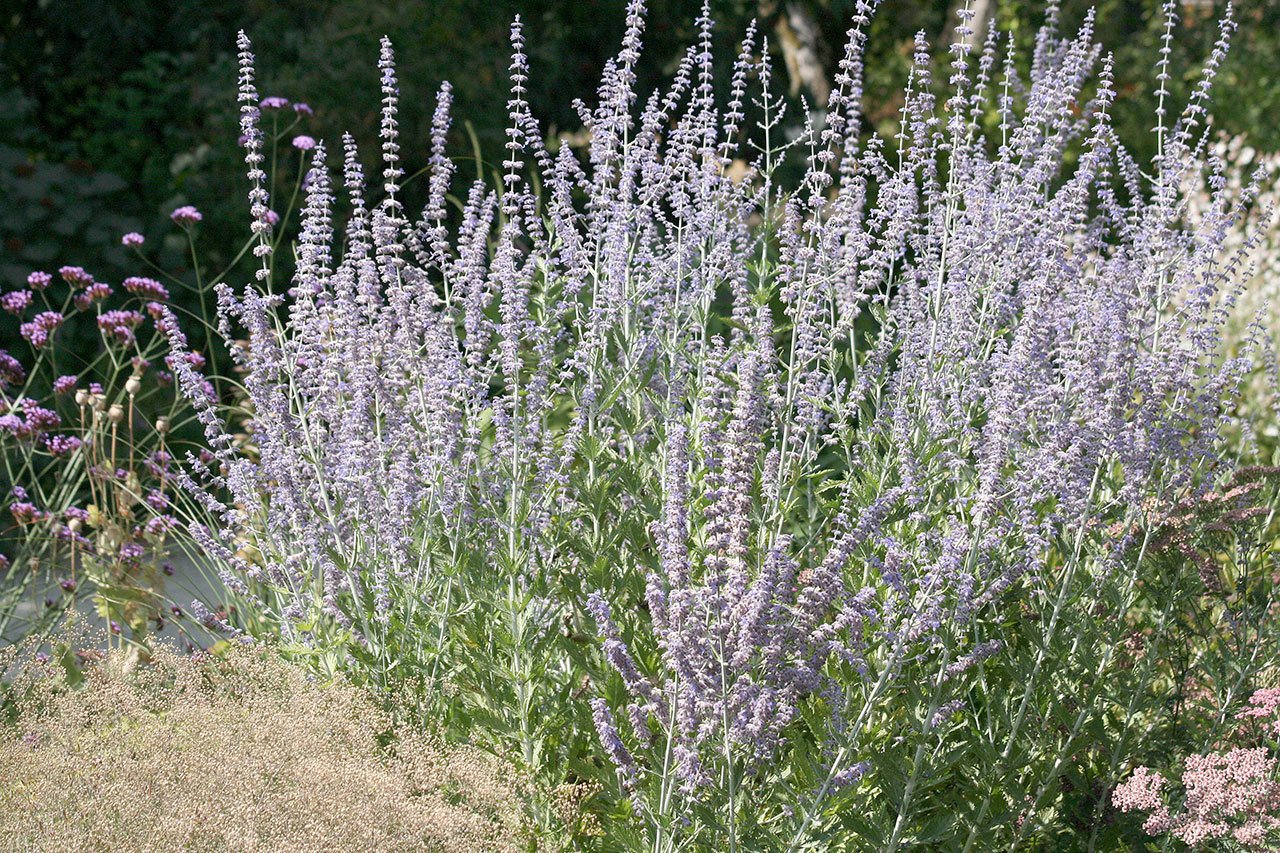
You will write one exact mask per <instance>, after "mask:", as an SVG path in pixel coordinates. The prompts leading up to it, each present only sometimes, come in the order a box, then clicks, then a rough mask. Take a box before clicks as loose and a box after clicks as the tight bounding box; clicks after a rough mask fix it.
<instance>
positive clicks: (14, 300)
mask: <svg viewBox="0 0 1280 853" xmlns="http://www.w3.org/2000/svg"><path fill="white" fill-rule="evenodd" d="M31 297H32V294H31V291H30V290H15V291H12V292H10V293H6V294H5V295H4V296H0V308H3V309H4V310H5V311H8V312H9V313H10V314H13V315H14V316H17V315H19V314H21V313H22V312H23V311H26V310H27V309H28V308H30V307H31Z"/></svg>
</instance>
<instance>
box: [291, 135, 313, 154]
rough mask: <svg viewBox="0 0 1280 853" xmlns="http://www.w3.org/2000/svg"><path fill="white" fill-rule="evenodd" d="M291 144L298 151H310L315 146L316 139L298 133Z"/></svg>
mask: <svg viewBox="0 0 1280 853" xmlns="http://www.w3.org/2000/svg"><path fill="white" fill-rule="evenodd" d="M292 145H293V147H294V148H297V149H298V150H299V151H310V150H311V149H313V148H315V147H316V141H315V139H314V138H313V137H310V136H306V135H300V136H295V137H294V138H293V142H292Z"/></svg>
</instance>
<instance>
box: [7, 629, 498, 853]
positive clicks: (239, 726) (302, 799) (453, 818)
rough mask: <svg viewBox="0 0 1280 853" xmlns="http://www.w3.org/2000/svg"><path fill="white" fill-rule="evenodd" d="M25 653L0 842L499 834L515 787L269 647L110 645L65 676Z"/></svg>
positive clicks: (143, 845)
mask: <svg viewBox="0 0 1280 853" xmlns="http://www.w3.org/2000/svg"><path fill="white" fill-rule="evenodd" d="M73 681H74V679H72V678H68V676H67V675H66V674H65V672H64V671H63V670H62V668H61V667H56V666H54V665H52V664H39V663H34V662H33V663H31V664H29V665H28V666H26V667H25V668H24V670H23V672H22V673H21V674H20V675H19V676H18V679H17V682H16V683H15V684H14V685H11V687H13V688H14V689H13V690H12V691H11V694H10V695H12V696H16V697H18V698H17V701H16V703H15V705H16V710H17V721H16V725H8V726H0V847H4V848H5V849H11V850H24V851H25V850H59V851H62V850H68V851H70V850H105V849H116V850H156V851H159V850H173V849H190V850H272V851H279V850H289V851H311V850H315V851H319V850H424V849H425V850H443V851H452V850H459V851H462V850H466V851H474V850H503V849H513V848H512V845H513V844H514V843H515V839H516V838H517V837H518V836H519V834H520V833H519V817H518V814H517V811H516V809H515V808H514V805H513V804H514V803H515V801H516V797H515V794H516V792H515V791H514V790H513V789H512V788H511V786H510V783H509V782H507V781H504V778H508V779H509V774H508V776H506V777H504V776H502V775H500V774H501V768H499V767H498V766H497V762H495V761H494V760H493V759H492V758H491V757H489V756H487V755H484V754H481V753H477V752H475V751H473V750H467V749H459V748H456V747H452V746H450V747H445V746H444V745H443V744H441V743H440V742H438V741H436V740H434V739H431V738H428V737H424V736H419V735H410V736H407V737H400V738H397V739H396V740H395V741H394V742H393V743H392V744H391V745H390V746H384V745H383V743H382V742H380V740H382V739H385V735H386V733H387V732H389V731H390V730H391V725H390V723H391V721H390V719H389V718H388V716H387V714H386V713H385V712H383V711H382V710H380V709H379V708H378V707H377V706H376V705H375V704H374V703H373V702H372V701H371V699H370V698H369V697H368V696H367V695H366V694H365V693H364V692H362V691H360V690H358V689H356V688H354V687H351V686H348V685H344V684H339V685H329V686H325V685H321V684H318V683H315V682H314V681H311V680H308V678H307V677H306V675H304V674H303V673H302V672H301V671H300V670H298V669H297V668H295V667H292V666H289V665H288V664H286V663H284V662H282V661H280V660H279V659H278V658H276V657H275V656H274V655H272V654H271V653H270V652H269V651H254V650H249V649H235V650H232V651H231V652H229V653H228V654H227V655H226V656H224V657H213V656H210V655H204V656H200V657H197V658H183V657H180V656H178V655H176V654H174V653H171V652H166V651H160V652H158V653H157V654H156V655H155V658H154V660H153V661H152V662H151V663H150V664H147V665H137V666H135V665H133V664H132V662H131V659H130V658H129V657H128V656H126V655H124V654H121V653H111V654H109V655H107V656H106V657H105V658H104V659H102V660H101V661H99V662H98V663H96V664H93V665H92V666H90V667H89V668H88V669H87V670H86V671H85V678H84V681H83V682H82V683H80V684H78V685H73V683H72V682H73Z"/></svg>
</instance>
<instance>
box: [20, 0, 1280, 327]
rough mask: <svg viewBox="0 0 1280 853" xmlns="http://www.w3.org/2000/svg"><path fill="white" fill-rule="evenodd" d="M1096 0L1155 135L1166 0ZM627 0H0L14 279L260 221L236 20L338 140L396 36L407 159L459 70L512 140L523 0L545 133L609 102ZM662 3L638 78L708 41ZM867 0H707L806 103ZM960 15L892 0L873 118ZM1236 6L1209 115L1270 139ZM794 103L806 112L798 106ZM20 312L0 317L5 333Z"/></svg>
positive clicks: (1211, 16) (101, 272)
mask: <svg viewBox="0 0 1280 853" xmlns="http://www.w3.org/2000/svg"><path fill="white" fill-rule="evenodd" d="M972 2H973V4H974V6H973V8H974V9H975V11H976V12H977V13H978V15H979V18H980V19H982V18H987V19H989V18H990V16H992V15H994V16H995V18H996V20H997V21H998V23H999V24H1000V25H1001V26H1002V27H1004V28H1007V29H1009V30H1011V31H1012V32H1013V33H1014V34H1015V36H1016V38H1017V39H1018V40H1019V42H1020V43H1022V44H1024V45H1026V46H1028V47H1029V45H1030V43H1031V40H1032V38H1033V37H1034V32H1035V29H1036V28H1037V27H1038V25H1039V23H1040V21H1041V20H1042V16H1043V0H972ZM1089 5H1091V4H1090V3H1089V2H1088V0H1069V1H1068V2H1066V3H1065V4H1064V7H1063V11H1062V21H1063V26H1064V27H1067V28H1070V29H1073V30H1074V28H1075V27H1077V26H1078V25H1079V23H1080V21H1081V20H1082V19H1083V16H1084V12H1085V10H1086V9H1087V8H1088V6H1089ZM1092 5H1096V6H1097V7H1098V31H1099V34H1100V36H1101V39H1102V41H1103V42H1104V44H1106V45H1107V46H1108V47H1109V48H1110V49H1112V50H1114V51H1115V54H1116V69H1117V78H1118V82H1119V90H1120V92H1121V101H1120V103H1119V105H1118V107H1117V110H1116V112H1117V116H1118V121H1119V123H1120V124H1121V127H1122V129H1123V130H1126V131H1128V133H1127V134H1126V135H1127V138H1128V139H1130V140H1134V139H1141V138H1144V137H1145V136H1148V134H1145V131H1146V130H1147V129H1148V128H1149V127H1150V126H1151V124H1152V121H1153V119H1152V110H1153V107H1154V99H1153V96H1152V92H1151V89H1152V88H1153V86H1152V78H1153V76H1154V72H1153V71H1152V63H1153V61H1154V59H1155V58H1156V51H1157V50H1158V48H1159V38H1160V34H1161V30H1162V17H1161V14H1160V6H1159V3H1158V2H1155V0H1097V2H1096V3H1093V4H1092ZM623 6H624V0H574V2H567V0H387V2H378V3H372V2H367V0H165V2H155V0H0V10H3V12H2V13H0V199H3V203H0V241H2V250H0V287H2V288H3V289H9V288H12V287H15V286H18V285H19V284H20V283H21V282H22V281H23V280H24V279H25V276H26V274H27V272H28V271H30V270H31V269H36V268H56V267H57V266H58V265H60V264H63V263H72V264H79V265H82V266H84V267H86V268H87V269H89V270H90V271H91V272H93V273H94V274H95V275H97V276H99V278H101V279H103V280H107V281H118V280H119V278H120V277H121V276H124V275H129V274H134V273H136V272H138V270H137V268H136V261H135V260H133V259H132V258H130V257H128V256H126V254H125V252H124V251H123V250H122V249H121V247H120V245H119V237H120V235H121V234H122V233H124V232H125V231H129V230H137V231H141V232H143V233H144V234H146V236H147V238H148V244H147V250H148V254H149V255H150V256H151V257H152V258H153V259H155V260H157V261H159V262H160V263H161V264H162V265H163V266H165V267H166V268H169V269H181V268H182V266H183V264H184V262H185V259H184V253H185V252H186V243H185V240H184V239H183V238H182V236H181V235H180V234H179V233H177V232H176V229H174V228H172V227H171V225H170V223H169V222H168V218H167V214H168V212H169V211H170V210H172V209H173V207H175V206H176V205H179V204H194V205H196V206H198V207H199V208H200V209H201V210H203V211H204V213H205V222H204V224H203V225H202V239H201V252H202V253H203V254H206V255H207V257H208V258H209V260H210V261H211V262H212V263H214V264H219V265H220V264H221V263H223V262H225V261H227V260H229V259H230V258H231V257H232V256H233V255H234V253H235V252H236V251H237V250H238V248H239V247H240V245H241V240H242V237H243V235H244V234H245V224H246V222H247V218H246V217H247V214H246V213H245V210H246V209H247V205H246V204H245V203H244V201H243V192H242V190H243V189H244V188H245V182H244V178H243V176H242V175H243V164H242V163H241V161H240V151H239V149H238V148H237V146H236V145H235V139H236V136H237V133H238V131H237V129H236V102H235V68H234V53H233V43H234V37H235V32H236V30H237V29H239V28H241V27H243V28H245V29H246V30H247V31H248V32H249V34H250V36H251V37H252V38H253V39H254V43H255V51H256V52H257V54H258V60H259V61H258V67H259V73H260V87H259V88H260V90H261V91H262V92H263V94H264V95H280V96H283V97H287V98H289V99H291V100H293V101H305V102H307V103H309V104H310V105H312V106H313V107H314V108H315V111H316V112H315V115H314V116H313V117H309V118H306V119H304V121H303V122H302V124H301V125H300V126H299V128H298V130H297V131H296V132H301V133H308V134H310V135H313V136H316V137H317V138H323V139H327V140H330V142H331V145H333V144H334V143H336V141H337V138H338V136H339V135H340V134H341V132H342V131H344V130H350V131H352V132H353V133H355V134H356V136H357V138H358V139H361V140H364V141H366V143H368V142H371V141H372V140H373V139H374V138H375V137H376V120H377V104H378V82H377V70H376V67H375V63H376V59H377V49H378V48H377V44H378V38H379V37H380V36H381V35H383V34H384V33H385V34H387V35H389V36H390V37H391V38H392V39H393V41H394V42H395V44H396V47H397V53H398V57H397V58H398V62H399V73H400V85H401V92H402V101H401V110H402V112H401V119H402V133H403V134H404V139H403V142H404V144H405V147H406V151H407V153H408V161H409V165H410V167H411V168H413V167H414V166H415V162H414V160H415V153H416V156H417V158H418V159H419V160H421V159H422V158H424V157H425V151H426V150H427V145H428V142H427V137H428V133H429V123H430V112H431V109H432V107H433V104H434V93H435V91H436V88H437V87H438V86H439V84H440V82H441V81H442V80H446V79H447V80H449V81H450V82H451V83H452V84H453V85H454V88H455V97H456V100H455V110H454V113H455V117H456V121H455V125H454V137H455V138H454V139H453V140H452V142H453V144H452V150H453V152H454V153H455V154H457V155H459V156H460V157H461V158H467V157H468V156H469V153H470V152H471V151H472V150H473V142H472V139H470V138H468V137H469V136H471V135H472V132H473V133H474V140H475V141H476V143H477V144H478V147H479V150H480V151H481V152H482V156H484V157H485V158H486V159H488V160H489V161H491V162H492V161H497V160H500V159H501V156H500V155H501V153H502V151H501V144H502V141H503V137H502V129H503V126H504V122H505V102H506V97H507V95H506V82H505V75H506V65H507V61H508V46H507V33H508V28H509V25H510V22H511V20H512V18H514V17H515V16H516V15H517V14H520V15H521V16H522V17H523V18H524V20H525V23H526V27H527V37H528V43H529V47H530V53H531V56H530V60H531V64H532V67H533V74H532V77H531V81H530V95H529V96H530V100H531V102H532V104H533V108H534V111H535V113H536V114H537V115H538V116H539V118H540V119H541V120H542V122H543V123H544V126H545V127H546V128H547V130H548V136H550V137H553V138H554V137H556V136H558V135H561V134H568V135H570V137H571V138H573V137H572V135H573V134H574V132H575V131H576V130H577V129H578V122H577V120H576V115H575V113H574V111H573V109H572V107H571V101H572V99H573V98H575V97H579V98H582V99H583V100H584V101H586V102H587V103H588V104H591V103H593V102H594V97H593V93H594V88H595V84H596V82H597V80H598V79H599V75H600V72H601V69H602V67H603V65H604V63H605V61H606V60H607V59H608V58H609V57H610V56H611V55H612V54H613V53H614V52H615V51H616V49H617V46H618V42H619V39H620V38H621V34H622V28H623V24H624V21H623ZM649 6H650V14H649V24H648V28H647V32H646V46H645V54H644V59H643V62H642V66H641V68H640V79H641V90H642V91H644V90H647V89H651V88H652V87H654V86H656V85H657V84H658V83H659V82H660V81H661V80H663V79H664V77H665V76H666V75H668V74H669V73H670V72H671V71H672V70H673V68H674V66H675V64H676V62H678V60H679V58H680V55H681V53H682V51H683V49H684V47H685V46H687V45H688V44H689V43H690V42H691V41H693V40H694V38H695V36H696V26H695V23H694V22H695V19H696V17H697V15H698V12H699V8H700V6H701V0H651V2H650V4H649ZM853 6H854V0H713V2H711V12H712V15H713V17H714V19H715V20H716V22H717V36H718V39H719V51H718V53H719V58H720V60H722V61H724V62H725V63H727V62H729V61H730V60H731V57H732V53H733V48H734V46H736V44H737V42H738V41H739V39H740V38H741V36H742V34H743V32H744V31H745V28H746V26H747V23H748V21H749V20H750V19H752V18H754V19H757V20H758V21H759V23H760V26H761V29H762V31H763V32H764V33H765V34H766V35H767V36H768V37H769V41H770V51H771V52H772V53H773V54H774V55H775V59H776V65H777V68H778V74H779V79H780V85H785V86H786V87H787V91H788V93H789V95H790V96H791V97H792V98H793V100H796V101H797V102H798V98H799V97H801V96H803V97H805V98H807V100H808V102H809V103H810V104H814V105H816V104H821V103H823V102H824V101H825V96H826V82H825V81H826V80H828V79H830V75H831V73H832V71H833V69H834V64H835V62H836V60H837V59H838V58H839V56H840V53H841V51H842V48H843V43H844V33H845V30H846V29H847V27H848V20H849V17H850V15H851V14H852V11H853ZM1223 7H1224V4H1222V3H1214V2H1194V3H1183V4H1182V5H1181V6H1180V7H1179V14H1180V17H1181V19H1182V24H1181V26H1180V28H1179V29H1178V31H1177V33H1176V38H1175V44H1174V54H1173V63H1174V68H1175V81H1174V82H1175V88H1176V89H1177V90H1179V91H1181V92H1184V93H1185V92H1186V91H1187V90H1188V89H1189V88H1190V86H1191V85H1192V84H1193V83H1194V80H1195V77H1196V75H1197V73H1198V71H1197V66H1198V63H1199V62H1200V61H1201V60H1202V59H1203V57H1204V56H1205V55H1206V53H1207V51H1208V49H1209V47H1210V45H1211V44H1212V42H1213V40H1214V38H1215V37H1216V35H1217V27H1216V19H1217V17H1218V15H1219V14H1220V13H1221V12H1222V9H1223ZM954 13H955V0H885V2H884V4H883V6H882V8H881V10H880V12H879V13H878V15H877V18H876V23H875V25H874V28H873V33H872V38H871V42H870V56H869V58H868V62H867V67H868V81H867V82H868V98H867V111H868V115H869V116H870V118H871V120H872V123H873V124H874V125H875V126H876V127H877V129H879V130H881V131H882V132H892V131H893V129H894V124H893V123H894V121H895V119H896V117H897V108H898V106H899V103H900V101H899V95H898V94H897V92H898V91H899V89H900V88H901V85H902V82H903V80H904V77H905V73H906V69H907V65H908V62H909V60H910V56H911V40H912V37H913V35H914V34H915V33H916V32H917V31H923V32H924V33H925V34H926V35H927V36H928V38H929V39H930V41H931V42H932V43H934V44H935V45H937V44H941V43H943V42H944V41H945V40H947V39H949V37H950V28H951V27H952V26H954V21H955V15H954ZM1236 15H1237V18H1238V19H1239V20H1240V22H1241V28H1240V32H1239V33H1238V35H1237V38H1236V43H1235V47H1234V49H1233V52H1232V55H1231V58H1230V60H1229V62H1228V65H1227V67H1226V68H1224V69H1223V71H1222V74H1221V75H1220V77H1219V84H1218V89H1217V95H1216V107H1215V110H1216V119H1215V120H1216V121H1217V123H1218V125H1219V126H1220V127H1221V128H1223V129H1224V130H1227V131H1229V132H1231V133H1243V134H1246V135H1247V136H1248V137H1249V138H1250V139H1251V141H1252V142H1253V144H1254V145H1256V146H1257V147H1259V148H1261V149H1263V150H1275V149H1277V148H1280V124H1278V123H1277V122H1276V121H1275V120H1274V117H1275V116H1276V115H1277V114H1278V113H1280V87H1276V86H1275V85H1274V83H1273V82H1272V78H1273V77H1274V75H1275V73H1276V72H1278V71H1280V50H1278V48H1280V0H1241V2H1239V3H1237V4H1236ZM1026 54H1027V52H1026V51H1024V54H1023V55H1024V57H1025V56H1026ZM720 79H721V81H722V82H724V81H725V80H727V75H721V77H720ZM797 105H798V103H797ZM799 115H800V112H799V110H794V111H793V116H795V117H797V119H796V120H797V121H798V116H799ZM464 120H465V121H466V123H464ZM467 123H469V126H468V124H467ZM366 151H367V155H366V159H370V158H372V157H373V156H374V149H373V147H372V146H371V145H367V147H366ZM1137 153H1138V154H1139V155H1140V156H1149V155H1150V153H1151V152H1149V151H1144V150H1142V149H1141V147H1139V148H1138V151H1137ZM471 167H472V164H466V163H464V164H463V172H462V174H463V175H464V176H465V175H470V174H473V172H471ZM233 188H234V191H233ZM166 241H167V242H166ZM5 319H7V318H5ZM7 331H8V330H7V329H0V337H5V338H7V337H8V335H7V334H6V332H7Z"/></svg>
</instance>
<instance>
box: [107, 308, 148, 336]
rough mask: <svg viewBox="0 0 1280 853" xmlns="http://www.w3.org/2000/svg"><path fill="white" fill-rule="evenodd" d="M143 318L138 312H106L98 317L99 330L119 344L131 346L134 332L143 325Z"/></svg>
mask: <svg viewBox="0 0 1280 853" xmlns="http://www.w3.org/2000/svg"><path fill="white" fill-rule="evenodd" d="M142 320H143V316H142V315H141V314H139V313H138V312H137V311H129V310H120V309H117V310H115V311H104V312H103V313H102V314H101V315H99V316H98V328H99V329H101V330H102V332H103V334H105V335H107V336H108V337H109V338H110V339H112V340H113V341H115V342H116V343H118V344H131V343H133V340H134V332H135V331H136V330H137V328H138V327H139V326H141V325H142Z"/></svg>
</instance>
